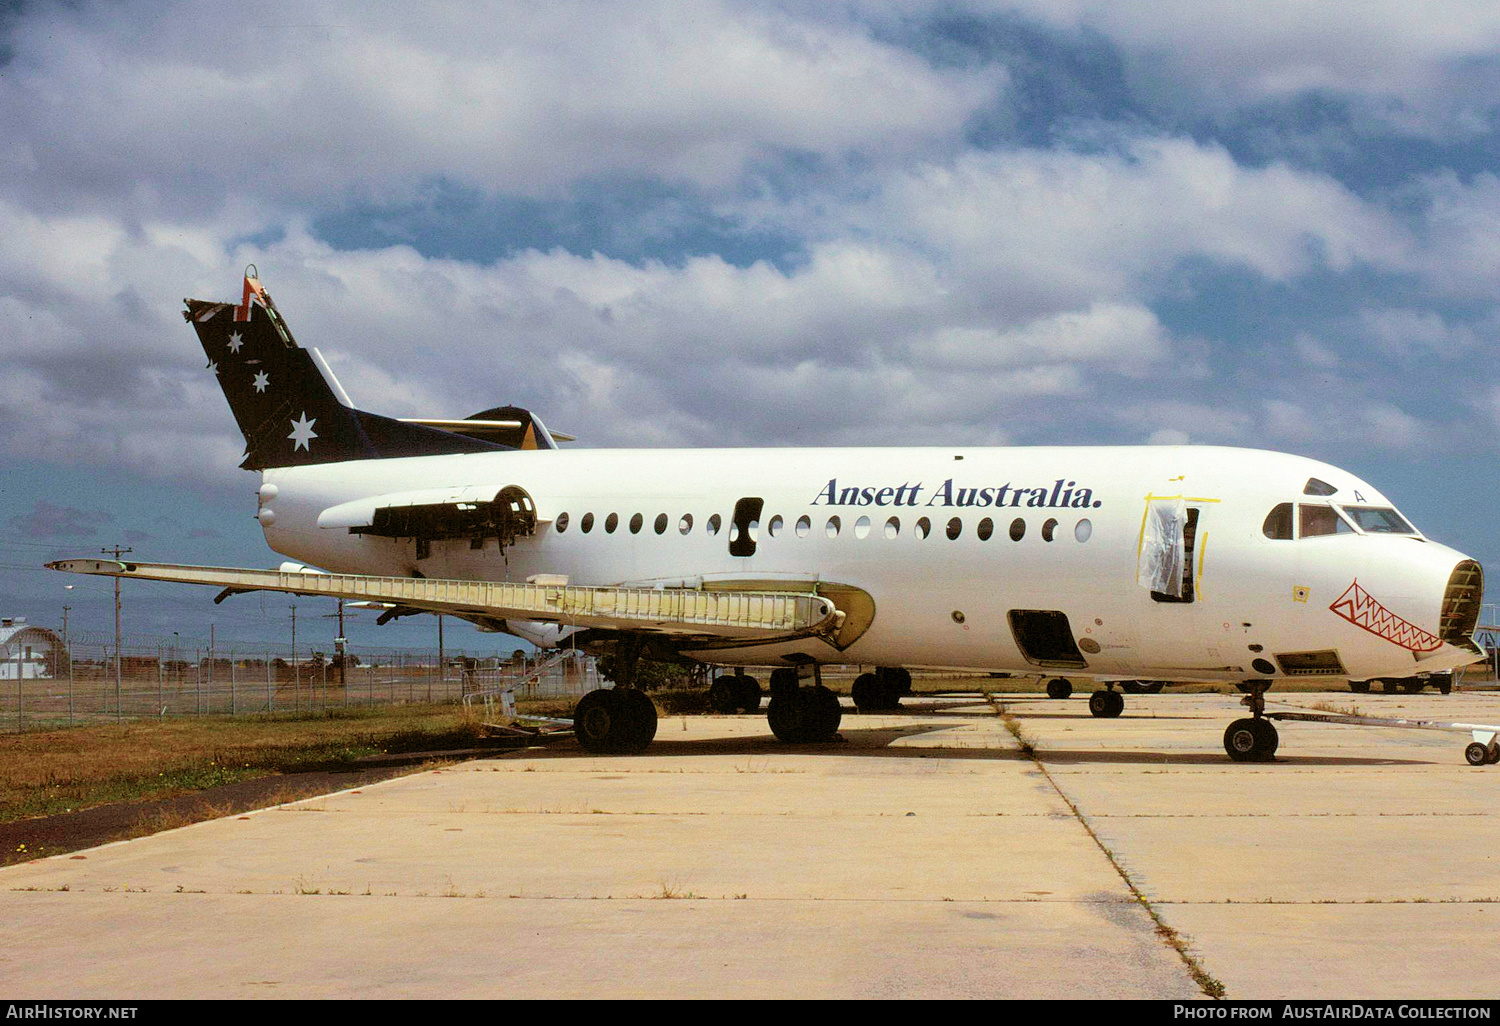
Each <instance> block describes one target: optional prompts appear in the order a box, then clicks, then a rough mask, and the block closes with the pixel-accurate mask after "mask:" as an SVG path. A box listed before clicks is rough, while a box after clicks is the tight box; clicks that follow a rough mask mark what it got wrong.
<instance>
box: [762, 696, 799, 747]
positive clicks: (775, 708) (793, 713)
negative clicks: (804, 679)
mask: <svg viewBox="0 0 1500 1026" xmlns="http://www.w3.org/2000/svg"><path fill="white" fill-rule="evenodd" d="M808 712H809V709H808V706H807V703H806V702H805V701H802V692H801V691H793V692H783V693H781V694H778V695H772V696H771V701H770V703H769V704H767V706H766V722H767V723H769V724H770V725H771V733H773V734H775V735H776V740H778V741H781V742H783V743H785V744H797V743H799V742H802V741H806V740H807V713H808Z"/></svg>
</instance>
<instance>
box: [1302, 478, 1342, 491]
mask: <svg viewBox="0 0 1500 1026" xmlns="http://www.w3.org/2000/svg"><path fill="white" fill-rule="evenodd" d="M1336 491H1338V489H1337V488H1335V487H1334V486H1333V485H1331V484H1329V483H1328V482H1327V481H1319V480H1318V479H1317V478H1315V477H1310V478H1308V479H1307V484H1305V485H1303V487H1302V494H1303V495H1332V494H1333V493H1334V492H1336Z"/></svg>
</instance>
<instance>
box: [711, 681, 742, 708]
mask: <svg viewBox="0 0 1500 1026" xmlns="http://www.w3.org/2000/svg"><path fill="white" fill-rule="evenodd" d="M737 697H738V691H737V690H736V687H735V678H734V677H732V676H728V675H720V676H718V677H715V678H714V682H713V683H712V684H710V685H709V686H708V707H709V708H710V709H712V710H713V711H714V712H716V713H732V712H734V711H735V709H737V708H739V706H738V705H737V704H736V699H737Z"/></svg>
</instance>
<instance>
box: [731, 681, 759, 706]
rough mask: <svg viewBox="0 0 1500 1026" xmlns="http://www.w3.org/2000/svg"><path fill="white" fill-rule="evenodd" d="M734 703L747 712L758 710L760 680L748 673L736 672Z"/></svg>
mask: <svg viewBox="0 0 1500 1026" xmlns="http://www.w3.org/2000/svg"><path fill="white" fill-rule="evenodd" d="M734 682H735V696H736V698H735V705H737V706H738V707H739V708H741V709H744V710H745V711H746V712H748V713H753V712H759V711H760V681H758V680H756V679H755V678H754V677H751V676H749V675H748V674H743V673H740V674H736V675H735V678H734Z"/></svg>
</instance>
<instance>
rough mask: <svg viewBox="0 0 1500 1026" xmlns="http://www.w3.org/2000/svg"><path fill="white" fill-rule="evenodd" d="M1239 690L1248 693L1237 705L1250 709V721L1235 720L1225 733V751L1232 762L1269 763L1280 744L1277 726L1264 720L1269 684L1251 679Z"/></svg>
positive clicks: (1268, 682)
mask: <svg viewBox="0 0 1500 1026" xmlns="http://www.w3.org/2000/svg"><path fill="white" fill-rule="evenodd" d="M1240 687H1241V690H1244V691H1246V692H1248V694H1246V695H1245V697H1244V698H1242V699H1240V704H1241V705H1247V706H1249V707H1250V718H1249V719H1240V720H1235V721H1234V722H1233V723H1231V724H1230V725H1229V727H1228V728H1227V729H1226V730H1225V731H1224V751H1226V752H1228V753H1229V757H1230V758H1231V759H1233V760H1234V761H1235V762H1252V761H1253V762H1270V761H1271V758H1272V757H1273V756H1274V755H1275V754H1276V746H1277V745H1278V744H1279V743H1280V738H1279V736H1278V735H1277V733H1276V725H1275V724H1274V723H1272V722H1271V721H1270V720H1267V719H1264V718H1263V714H1264V713H1265V711H1266V691H1267V690H1268V689H1269V688H1270V687H1271V682H1270V681H1268V680H1250V681H1246V682H1245V683H1244V684H1242V685H1240Z"/></svg>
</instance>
